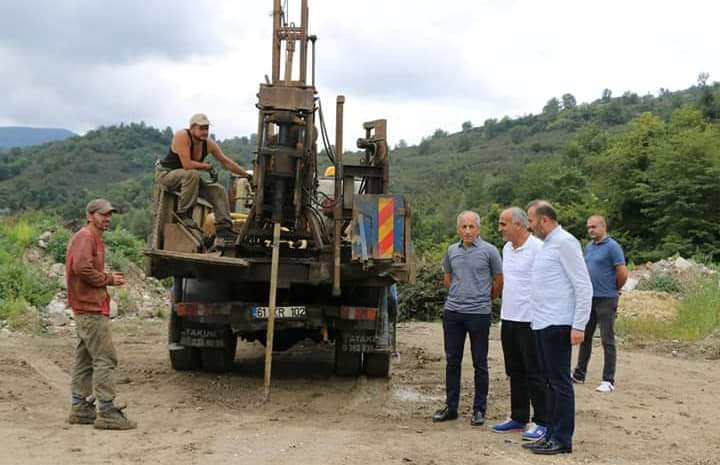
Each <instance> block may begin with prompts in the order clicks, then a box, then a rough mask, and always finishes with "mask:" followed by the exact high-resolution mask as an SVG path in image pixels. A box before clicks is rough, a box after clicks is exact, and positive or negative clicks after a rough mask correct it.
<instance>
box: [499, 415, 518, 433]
mask: <svg viewBox="0 0 720 465" xmlns="http://www.w3.org/2000/svg"><path fill="white" fill-rule="evenodd" d="M525 426H526V425H525V423H520V422H519V421H515V420H513V419H512V418H508V419H507V420H505V421H503V422H502V423H498V424H497V425H495V426H493V427H492V431H493V432H495V433H512V432H514V431H524V430H525Z"/></svg>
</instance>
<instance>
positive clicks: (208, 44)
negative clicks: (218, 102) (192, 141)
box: [0, 0, 222, 66]
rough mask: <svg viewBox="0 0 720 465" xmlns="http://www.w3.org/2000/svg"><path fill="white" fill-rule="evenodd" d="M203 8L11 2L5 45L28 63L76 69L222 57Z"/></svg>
mask: <svg viewBox="0 0 720 465" xmlns="http://www.w3.org/2000/svg"><path fill="white" fill-rule="evenodd" d="M200 5H201V4H199V3H198V2H196V1H191V0H176V1H173V2H172V3H165V2H158V1H147V0H145V1H141V0H123V1H122V2H107V1H102V0H72V1H66V2H58V1H54V0H27V1H11V2H5V3H4V4H3V14H2V16H0V43H2V44H3V46H4V47H5V48H9V49H10V50H16V51H22V53H23V54H24V55H26V56H28V59H49V60H51V61H56V62H72V63H73V64H74V65H75V66H87V65H91V66H92V65H95V64H103V65H107V64H132V63H135V62H138V61H142V60H144V59H146V58H148V57H157V58H162V59H169V60H175V61H182V60H184V59H186V58H188V57H190V56H193V55H199V54H207V53H212V52H214V53H221V52H222V50H219V49H218V48H217V44H218V43H222V42H221V41H220V37H219V36H218V35H217V32H216V30H215V29H214V28H213V27H212V25H213V23H212V22H211V19H210V20H208V19H206V16H205V14H204V12H203V11H202V10H200V9H199V6H200ZM209 18H212V16H210V17H209Z"/></svg>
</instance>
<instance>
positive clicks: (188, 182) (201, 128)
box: [155, 113, 250, 240]
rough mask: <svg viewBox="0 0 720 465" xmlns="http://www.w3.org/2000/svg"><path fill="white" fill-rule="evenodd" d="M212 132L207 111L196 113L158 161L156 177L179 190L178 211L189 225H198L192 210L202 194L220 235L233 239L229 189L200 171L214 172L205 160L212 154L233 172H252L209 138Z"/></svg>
mask: <svg viewBox="0 0 720 465" xmlns="http://www.w3.org/2000/svg"><path fill="white" fill-rule="evenodd" d="M209 132H210V120H209V119H208V117H207V116H206V115H205V114H203V113H197V114H195V115H193V116H192V117H191V118H190V126H189V128H188V129H180V130H178V131H177V132H176V133H175V135H174V136H173V139H172V143H171V144H170V148H169V149H168V153H167V155H166V156H165V158H163V159H162V160H160V161H159V162H158V163H157V165H156V172H155V180H156V182H158V183H159V184H161V185H162V186H163V187H165V188H166V189H169V190H171V191H174V192H178V193H179V195H180V199H179V201H178V207H177V213H178V216H179V217H180V219H181V220H182V222H183V223H184V224H185V225H186V226H188V227H190V228H195V229H197V228H198V225H197V223H195V221H194V220H193V218H192V210H193V207H194V206H195V203H196V202H197V199H198V197H202V198H204V199H205V200H207V201H208V202H210V204H211V205H212V206H213V212H214V214H215V228H216V231H217V237H219V238H222V239H225V240H232V238H233V234H232V229H231V228H232V220H231V219H230V207H229V204H228V198H227V194H226V193H225V189H224V188H223V186H221V185H220V184H218V183H217V182H214V181H213V182H208V181H206V180H204V179H202V178H201V177H200V174H201V173H202V172H203V171H208V172H214V169H213V167H212V165H211V164H209V163H206V162H205V159H206V158H207V156H208V154H210V155H212V156H213V157H215V159H216V160H217V161H218V162H220V164H222V165H223V166H224V167H225V168H226V169H228V170H229V171H231V172H232V173H235V174H237V175H239V176H243V177H247V178H250V174H249V173H248V172H247V171H246V170H245V169H243V168H242V167H241V166H240V165H238V164H237V163H235V162H234V161H233V160H232V159H230V158H229V157H227V156H226V155H225V154H224V153H223V151H222V149H221V148H220V146H219V145H218V144H217V143H216V142H215V141H214V140H212V139H211V138H210V137H209Z"/></svg>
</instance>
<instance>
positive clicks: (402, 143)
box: [397, 139, 408, 149]
mask: <svg viewBox="0 0 720 465" xmlns="http://www.w3.org/2000/svg"><path fill="white" fill-rule="evenodd" d="M407 146H408V145H407V142H405V139H400V141H398V144H397V148H399V149H406V148H407Z"/></svg>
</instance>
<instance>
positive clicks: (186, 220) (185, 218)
mask: <svg viewBox="0 0 720 465" xmlns="http://www.w3.org/2000/svg"><path fill="white" fill-rule="evenodd" d="M178 218H180V221H182V223H183V224H184V225H185V226H187V227H188V228H190V229H200V226H198V224H197V223H196V222H195V220H194V219H193V217H192V214H191V213H190V212H183V213H178Z"/></svg>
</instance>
